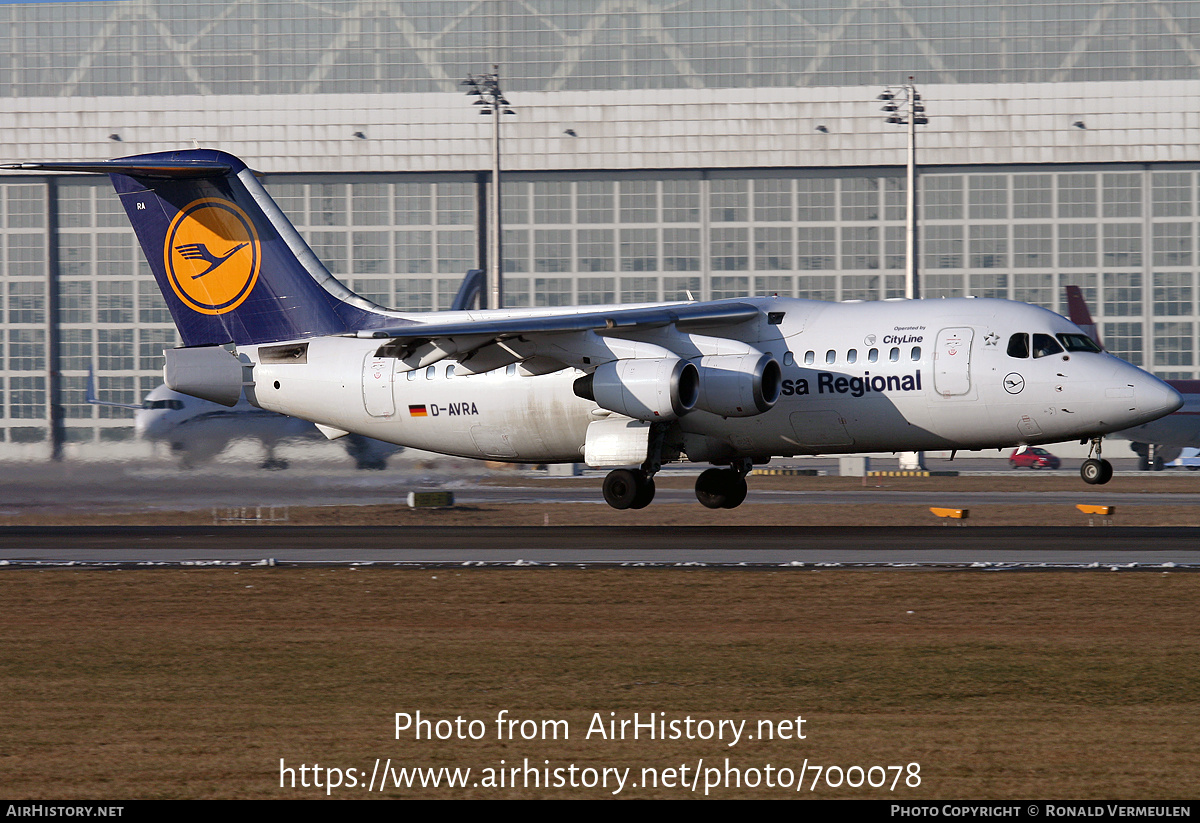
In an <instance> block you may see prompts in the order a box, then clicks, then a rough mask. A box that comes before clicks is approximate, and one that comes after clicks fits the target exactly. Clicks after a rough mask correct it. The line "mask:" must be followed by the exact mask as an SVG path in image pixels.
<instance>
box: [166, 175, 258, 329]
mask: <svg viewBox="0 0 1200 823" xmlns="http://www.w3.org/2000/svg"><path fill="white" fill-rule="evenodd" d="M163 263H164V265H165V267H166V271H167V280H168V281H169V282H170V283H171V290H172V291H174V292H175V296H176V297H178V298H179V299H180V300H181V301H182V302H183V304H184V305H185V306H187V307H188V308H189V309H191V310H192V311H196V312H200V313H201V314H225V313H226V312H230V311H233V310H234V309H236V308H237V307H238V306H240V305H241V304H242V301H244V300H245V299H246V298H247V297H248V296H249V295H250V292H251V291H252V290H253V289H254V284H255V283H256V282H257V281H258V271H259V265H260V263H261V249H260V246H259V240H258V233H257V232H255V230H254V224H253V223H251V222H250V218H249V217H247V216H246V213H245V212H244V211H242V210H241V209H240V208H238V207H237V206H236V205H234V204H233V203H230V202H229V201H228V200H222V199H221V198H219V197H206V198H204V199H202V200H195V201H193V202H191V203H189V204H188V205H186V206H184V207H183V208H182V209H180V210H179V214H177V215H175V219H174V220H172V221H171V226H170V228H169V229H168V230H167V239H166V244H165V247H164V249H163Z"/></svg>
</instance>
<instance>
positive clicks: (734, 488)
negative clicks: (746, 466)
mask: <svg viewBox="0 0 1200 823" xmlns="http://www.w3.org/2000/svg"><path fill="white" fill-rule="evenodd" d="M730 474H732V475H733V479H732V480H731V481H730V490H729V496H728V497H727V498H726V499H725V508H727V509H736V508H737V507H738V506H740V505H742V501H744V500H745V499H746V492H747V491H749V489H748V488H747V486H746V478H744V477H742V476H741V475H740V474H738V473H737V472H730Z"/></svg>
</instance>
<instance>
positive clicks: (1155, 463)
mask: <svg viewBox="0 0 1200 823" xmlns="http://www.w3.org/2000/svg"><path fill="white" fill-rule="evenodd" d="M1150 466H1151V468H1153V469H1154V471H1156V472H1160V471H1162V470H1163V468H1164V466H1163V459H1162V458H1161V457H1159V456H1158V455H1155V456H1154V460H1152V461H1151V463H1150Z"/></svg>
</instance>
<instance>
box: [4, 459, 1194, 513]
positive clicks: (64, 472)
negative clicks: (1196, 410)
mask: <svg viewBox="0 0 1200 823" xmlns="http://www.w3.org/2000/svg"><path fill="white" fill-rule="evenodd" d="M960 462H961V461H960ZM977 462H980V463H984V462H991V463H993V464H994V463H995V462H997V461H977ZM835 465H836V464H835ZM698 473H699V470H698V469H694V468H693V469H692V470H690V471H689V470H679V469H675V468H671V469H667V470H664V472H663V473H662V474H661V475H660V478H665V477H673V476H674V477H683V478H688V479H687V480H685V482H684V483H682V484H681V485H683V486H684V488H668V487H667V486H666V484H663V483H660V484H659V489H658V493H657V495H656V496H655V502H656V503H659V504H662V503H684V504H689V505H691V504H694V503H695V502H696V497H695V494H694V492H693V491H692V489H691V479H690V477H692V476H694V475H696V474H698ZM537 474H538V473H534V472H515V471H514V472H508V473H506V474H501V475H496V474H489V473H488V472H487V471H486V470H484V469H482V468H481V464H479V463H478V462H476V461H457V462H455V463H451V464H449V465H448V466H447V467H442V468H440V469H438V470H436V471H431V470H424V469H421V468H419V467H417V466H414V465H407V466H406V465H399V466H397V467H396V468H394V469H389V470H387V471H385V472H363V471H354V470H353V469H347V468H329V467H322V466H297V467H295V468H293V469H289V470H288V471H282V472H266V471H259V470H257V469H255V468H253V467H249V468H247V467H246V466H233V467H230V466H222V465H220V464H216V465H208V466H204V467H202V468H200V469H195V470H187V469H180V468H176V467H171V466H161V465H159V466H154V465H148V466H145V465H143V466H138V465H115V466H110V465H96V464H82V465H81V464H69V463H64V464H42V465H34V466H22V467H20V469H19V470H13V471H3V472H0V515H19V514H24V513H37V514H54V513H64V514H71V513H79V512H114V511H120V512H134V511H136V512H154V511H183V510H203V509H208V508H210V507H232V506H330V505H348V506H350V505H353V506H364V505H386V504H396V503H403V502H404V500H405V498H406V496H407V494H408V492H409V491H412V490H414V489H422V488H424V489H439V490H445V491H452V492H454V495H455V499H456V502H458V503H459V504H460V505H465V506H478V505H488V504H495V503H506V504H540V503H570V504H577V505H587V506H603V505H605V504H604V499H603V496H602V493H601V483H602V481H603V473H602V472H595V473H592V474H591V475H590V476H588V477H587V478H579V479H575V480H571V479H568V480H567V481H566V482H562V483H546V482H544V481H545V475H544V473H540V474H541V477H536V475H537ZM1056 474H1058V475H1061V476H1063V477H1064V478H1065V479H1066V482H1067V483H1068V484H1069V486H1070V488H1069V490H1066V491H1038V490H1033V489H1031V490H1030V491H1027V492H1022V491H1006V492H990V491H956V490H953V489H945V490H941V491H936V492H934V491H903V490H897V489H873V488H861V489H855V490H854V491H853V492H848V491H845V490H842V491H821V490H805V491H783V490H774V489H771V488H767V487H766V486H767V485H769V484H768V483H766V482H759V481H758V480H757V479H756V478H754V477H751V478H750V485H751V495H750V497H749V498H748V499H747V503H749V504H753V505H773V504H796V503H804V504H823V505H846V504H863V503H868V504H915V505H919V506H970V505H983V504H1025V505H1061V504H1066V505H1071V506H1073V505H1075V504H1076V503H1095V502H1097V497H1098V496H1101V497H1103V498H1104V502H1106V503H1109V504H1112V505H1118V506H1132V505H1138V506H1197V505H1200V476H1195V477H1194V479H1195V480H1196V492H1195V493H1190V490H1189V492H1184V493H1163V494H1138V493H1128V494H1121V493H1114V492H1112V491H1111V490H1110V489H1107V488H1102V487H1092V486H1086V485H1084V484H1083V482H1082V481H1079V482H1077V483H1076V482H1075V481H1078V475H1077V474H1075V473H1074V472H1062V473H1051V472H1041V473H1039V477H1040V478H1045V477H1049V476H1055V475H1056ZM998 476H1002V477H1032V476H1033V475H1032V473H1029V474H1024V473H1012V472H1000V473H998ZM1176 476H1178V475H1176ZM1188 476H1190V475H1188ZM489 484H493V485H489ZM500 484H502V485H500Z"/></svg>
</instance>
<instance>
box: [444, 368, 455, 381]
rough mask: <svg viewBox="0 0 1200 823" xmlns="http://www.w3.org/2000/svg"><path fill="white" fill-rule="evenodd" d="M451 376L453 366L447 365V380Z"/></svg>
mask: <svg viewBox="0 0 1200 823" xmlns="http://www.w3.org/2000/svg"><path fill="white" fill-rule="evenodd" d="M453 376H454V366H453V365H450V366H447V367H446V379H447V380H449V379H450V378H451V377H453Z"/></svg>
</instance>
